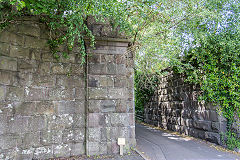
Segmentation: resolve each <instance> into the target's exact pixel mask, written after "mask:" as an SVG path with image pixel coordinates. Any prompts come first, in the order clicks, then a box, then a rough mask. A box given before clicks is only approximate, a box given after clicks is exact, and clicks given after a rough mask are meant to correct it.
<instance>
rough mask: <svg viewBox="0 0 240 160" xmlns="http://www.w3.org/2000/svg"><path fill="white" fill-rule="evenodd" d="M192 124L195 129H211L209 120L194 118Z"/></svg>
mask: <svg viewBox="0 0 240 160" xmlns="http://www.w3.org/2000/svg"><path fill="white" fill-rule="evenodd" d="M193 126H194V127H195V128H197V129H203V130H205V131H211V130H212V126H211V121H204V120H195V121H193Z"/></svg>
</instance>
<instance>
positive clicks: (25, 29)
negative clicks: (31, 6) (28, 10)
mask: <svg viewBox="0 0 240 160" xmlns="http://www.w3.org/2000/svg"><path fill="white" fill-rule="evenodd" d="M18 33H20V34H23V35H29V36H34V37H39V36H40V27H39V25H38V24H31V25H30V24H19V25H18Z"/></svg>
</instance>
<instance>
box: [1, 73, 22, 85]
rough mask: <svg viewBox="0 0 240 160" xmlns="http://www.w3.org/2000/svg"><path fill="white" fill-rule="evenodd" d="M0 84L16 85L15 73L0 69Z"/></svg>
mask: <svg viewBox="0 0 240 160" xmlns="http://www.w3.org/2000/svg"><path fill="white" fill-rule="evenodd" d="M0 84H3V85H11V86H17V84H18V80H17V73H16V72H9V71H0Z"/></svg>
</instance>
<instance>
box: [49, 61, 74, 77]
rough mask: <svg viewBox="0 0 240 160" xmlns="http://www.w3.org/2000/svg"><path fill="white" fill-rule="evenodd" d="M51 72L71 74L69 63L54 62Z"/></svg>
mask: <svg viewBox="0 0 240 160" xmlns="http://www.w3.org/2000/svg"><path fill="white" fill-rule="evenodd" d="M52 71H53V74H64V75H69V74H71V65H70V64H65V63H56V64H54V65H53V67H52Z"/></svg>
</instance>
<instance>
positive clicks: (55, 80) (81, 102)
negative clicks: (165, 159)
mask: <svg viewBox="0 0 240 160" xmlns="http://www.w3.org/2000/svg"><path fill="white" fill-rule="evenodd" d="M89 25H90V27H91V29H92V30H93V32H94V34H95V35H97V34H99V35H97V36H101V38H96V39H97V42H96V49H94V50H92V49H90V48H89V47H87V50H88V53H89V54H88V58H87V61H88V63H87V64H85V66H82V65H81V57H80V56H79V55H78V54H77V53H78V52H79V50H78V48H77V47H76V48H74V49H73V51H72V52H71V53H70V54H69V57H70V58H68V59H65V58H62V57H60V59H59V60H56V59H55V58H53V56H52V55H51V53H50V49H49V47H48V45H47V41H48V30H47V29H46V27H45V25H44V24H41V23H39V20H38V18H36V17H24V18H22V19H20V20H18V21H17V22H16V23H15V24H12V25H10V26H9V28H8V29H6V30H4V31H3V32H1V33H0V159H21V160H22V159H32V158H33V159H47V158H53V157H69V156H75V155H81V154H88V155H96V154H97V155H98V154H112V153H118V152H119V148H118V146H117V138H119V137H123V138H126V139H127V146H126V147H127V148H129V147H130V146H134V145H135V122H134V106H133V92H132V91H133V69H132V63H133V62H132V57H129V55H128V54H125V53H126V51H127V48H128V43H129V42H128V41H127V40H126V39H118V38H119V37H117V36H116V35H117V34H116V32H113V31H112V30H111V29H109V27H108V26H107V27H106V26H104V25H102V24H100V23H99V24H98V23H96V22H94V21H93V20H91V23H90V24H89ZM110 33H111V34H110ZM108 35H110V36H109V37H111V38H109V37H107V36H108ZM104 36H105V37H104ZM86 42H87V40H86ZM59 49H60V51H67V47H66V46H65V45H62V46H60V48H59ZM127 148H125V149H127Z"/></svg>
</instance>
